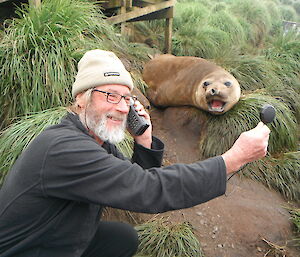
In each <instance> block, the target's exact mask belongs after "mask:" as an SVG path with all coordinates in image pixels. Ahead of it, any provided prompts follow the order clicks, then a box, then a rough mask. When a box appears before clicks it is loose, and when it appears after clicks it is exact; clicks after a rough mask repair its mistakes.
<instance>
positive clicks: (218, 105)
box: [208, 99, 226, 112]
mask: <svg viewBox="0 0 300 257" xmlns="http://www.w3.org/2000/svg"><path fill="white" fill-rule="evenodd" d="M225 105H226V103H225V102H223V101H220V100H216V99H212V100H211V101H209V102H208V107H209V111H210V112H223V111H224V107H225Z"/></svg>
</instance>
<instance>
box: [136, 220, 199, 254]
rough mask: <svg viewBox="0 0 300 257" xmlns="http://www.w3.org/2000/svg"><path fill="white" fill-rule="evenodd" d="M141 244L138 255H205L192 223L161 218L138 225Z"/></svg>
mask: <svg viewBox="0 0 300 257" xmlns="http://www.w3.org/2000/svg"><path fill="white" fill-rule="evenodd" d="M136 230H137V232H138V235H139V240H140V245H139V250H138V256H144V255H146V256H155V257H174V256H180V257H191V256H193V257H201V256H204V255H203V253H202V250H201V247H200V244H199V242H198V240H197V238H196V237H195V235H194V233H193V228H192V226H191V224H190V223H188V222H183V223H178V224H172V223H171V222H169V221H168V220H166V219H164V218H161V219H156V220H152V221H149V222H147V223H145V224H142V225H139V226H137V227H136Z"/></svg>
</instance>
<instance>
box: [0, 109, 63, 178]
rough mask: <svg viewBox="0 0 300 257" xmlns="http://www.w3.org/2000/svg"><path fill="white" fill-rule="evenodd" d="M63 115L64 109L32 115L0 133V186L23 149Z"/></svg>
mask: <svg viewBox="0 0 300 257" xmlns="http://www.w3.org/2000/svg"><path fill="white" fill-rule="evenodd" d="M65 114H66V109H65V108H54V109H50V110H46V111H42V112H40V113H32V114H29V115H27V116H25V117H23V118H22V119H21V120H19V121H17V122H16V123H14V124H12V125H11V126H9V127H8V128H6V129H5V130H4V131H2V132H1V133H0V152H1V153H2V154H1V155H0V163H1V164H2V165H1V171H0V184H2V182H3V179H4V177H5V175H6V174H7V172H8V171H9V169H10V168H11V166H12V165H13V164H14V162H15V161H16V159H17V158H18V156H19V155H20V154H21V152H22V151H23V149H25V148H26V147H27V146H28V144H29V143H30V142H31V141H32V140H33V139H34V138H35V137H36V136H37V135H38V134H40V133H41V132H42V131H43V130H44V129H45V128H46V127H48V126H50V125H53V124H57V123H58V122H59V120H60V119H61V118H62V117H63V116H64V115H65Z"/></svg>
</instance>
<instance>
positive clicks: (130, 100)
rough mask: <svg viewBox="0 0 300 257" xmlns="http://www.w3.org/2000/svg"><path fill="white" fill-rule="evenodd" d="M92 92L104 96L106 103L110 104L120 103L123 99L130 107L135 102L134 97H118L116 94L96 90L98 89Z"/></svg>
mask: <svg viewBox="0 0 300 257" xmlns="http://www.w3.org/2000/svg"><path fill="white" fill-rule="evenodd" d="M94 91H97V92H100V93H103V94H106V101H107V102H108V103H112V104H118V103H119V102H121V100H122V98H124V100H125V102H126V104H127V105H131V104H133V103H134V102H135V101H136V100H137V97H136V96H130V95H120V94H118V93H110V92H106V91H102V90H98V89H94V90H93V91H92V92H94Z"/></svg>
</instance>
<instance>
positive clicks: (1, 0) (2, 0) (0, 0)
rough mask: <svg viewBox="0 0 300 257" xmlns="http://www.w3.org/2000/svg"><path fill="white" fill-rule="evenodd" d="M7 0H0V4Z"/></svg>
mask: <svg viewBox="0 0 300 257" xmlns="http://www.w3.org/2000/svg"><path fill="white" fill-rule="evenodd" d="M8 1H9V0H0V4H1V3H4V2H8Z"/></svg>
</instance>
